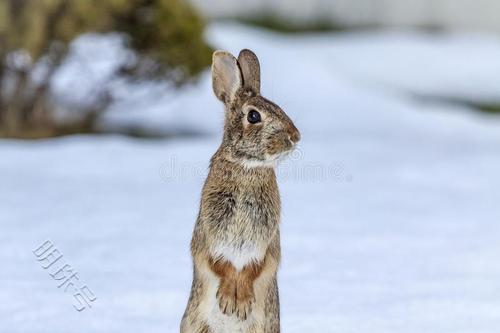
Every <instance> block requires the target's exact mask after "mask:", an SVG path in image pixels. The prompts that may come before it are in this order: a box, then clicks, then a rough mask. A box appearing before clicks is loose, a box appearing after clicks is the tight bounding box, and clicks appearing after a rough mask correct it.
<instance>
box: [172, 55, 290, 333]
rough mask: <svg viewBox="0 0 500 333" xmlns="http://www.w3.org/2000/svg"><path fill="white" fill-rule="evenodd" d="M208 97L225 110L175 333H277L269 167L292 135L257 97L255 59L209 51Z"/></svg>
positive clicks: (276, 198) (273, 191) (276, 202)
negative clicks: (185, 301) (190, 277)
mask: <svg viewBox="0 0 500 333" xmlns="http://www.w3.org/2000/svg"><path fill="white" fill-rule="evenodd" d="M212 85H213V90H214V93H215V95H216V96H217V98H218V99H219V100H221V101H222V102H223V103H224V105H225V124H224V136H223V139H222V144H221V145H220V147H219V149H218V150H217V152H216V153H215V155H214V156H213V157H212V160H211V163H210V172H209V174H208V177H207V180H206V182H205V185H204V186H203V192H202V197H201V204H200V211H199V215H198V219H197V221H196V225H195V228H194V232H193V238H192V241H191V253H192V256H193V263H194V273H193V274H194V276H193V284H192V289H191V295H190V297H189V301H188V304H187V308H186V311H185V313H184V316H183V318H182V322H181V333H236V332H241V333H277V332H279V331H280V323H279V297H278V285H277V279H276V274H277V269H278V265H279V262H280V233H279V221H280V195H279V191H278V185H277V183H276V175H275V172H274V167H275V166H276V163H277V161H278V160H279V159H280V158H282V157H284V156H285V155H287V154H288V153H289V152H291V151H292V150H293V149H294V147H295V145H296V143H297V142H298V141H299V139H300V133H299V131H298V130H297V128H295V126H294V124H293V123H292V121H291V120H290V118H288V116H287V115H286V114H285V113H284V112H283V110H281V109H280V107H279V106H277V105H276V104H274V103H273V102H271V101H269V100H267V99H265V98H264V97H262V96H261V95H260V66H259V61H258V59H257V56H256V55H255V54H254V53H253V52H252V51H250V50H242V51H241V52H240V54H239V56H238V59H236V58H235V57H234V56H232V55H231V54H230V53H228V52H225V51H216V52H215V53H214V54H213V62H212Z"/></svg>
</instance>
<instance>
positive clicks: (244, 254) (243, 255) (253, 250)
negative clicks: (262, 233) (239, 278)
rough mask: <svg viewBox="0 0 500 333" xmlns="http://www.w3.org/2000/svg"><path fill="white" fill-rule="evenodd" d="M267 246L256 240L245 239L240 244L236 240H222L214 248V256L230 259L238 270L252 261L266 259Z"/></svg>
mask: <svg viewBox="0 0 500 333" xmlns="http://www.w3.org/2000/svg"><path fill="white" fill-rule="evenodd" d="M264 254H265V247H264V245H263V244H262V245H261V244H258V243H256V242H251V241H245V242H243V243H240V244H236V243H235V242H222V243H219V244H216V245H215V246H214V249H213V255H214V257H216V258H218V257H221V258H224V259H226V260H227V261H229V262H230V263H231V264H232V265H233V266H234V268H236V269H237V270H238V271H239V270H241V269H242V268H243V267H245V266H246V265H248V264H250V263H251V262H258V261H261V260H262V259H264Z"/></svg>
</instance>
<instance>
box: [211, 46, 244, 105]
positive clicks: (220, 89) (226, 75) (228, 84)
mask: <svg viewBox="0 0 500 333" xmlns="http://www.w3.org/2000/svg"><path fill="white" fill-rule="evenodd" d="M242 84H243V80H242V78H241V72H240V68H239V67H238V61H237V60H236V58H235V57H233V55H232V54H231V53H229V52H226V51H215V52H214V54H213V56H212V87H213V89H214V93H215V96H217V98H218V99H220V100H221V101H222V102H224V103H231V102H232V101H233V100H234V97H235V95H236V92H237V91H238V89H239V88H240V87H241V86H242Z"/></svg>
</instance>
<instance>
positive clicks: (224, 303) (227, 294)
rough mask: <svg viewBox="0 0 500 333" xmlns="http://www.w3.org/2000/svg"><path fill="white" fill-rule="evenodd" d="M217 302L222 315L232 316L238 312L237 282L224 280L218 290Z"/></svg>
mask: <svg viewBox="0 0 500 333" xmlns="http://www.w3.org/2000/svg"><path fill="white" fill-rule="evenodd" d="M217 301H218V302H219V308H220V310H221V311H222V313H224V314H226V315H231V314H233V313H234V311H235V310H236V281H234V280H222V281H221V282H220V285H219V289H218V290H217Z"/></svg>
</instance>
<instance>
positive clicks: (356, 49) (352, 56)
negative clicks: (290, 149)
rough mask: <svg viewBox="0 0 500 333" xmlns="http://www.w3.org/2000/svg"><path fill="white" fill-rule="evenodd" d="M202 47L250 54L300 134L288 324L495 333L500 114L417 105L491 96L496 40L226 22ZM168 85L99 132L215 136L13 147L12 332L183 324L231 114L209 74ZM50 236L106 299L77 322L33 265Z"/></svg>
mask: <svg viewBox="0 0 500 333" xmlns="http://www.w3.org/2000/svg"><path fill="white" fill-rule="evenodd" d="M207 37H208V38H209V39H210V40H211V41H213V43H214V44H215V45H217V46H218V47H219V48H224V49H228V50H230V51H232V52H234V53H236V52H237V51H238V50H239V49H240V48H242V47H248V48H251V49H254V50H255V51H256V53H257V54H258V55H259V57H260V58H261V63H262V70H263V75H262V76H263V78H262V80H263V84H262V87H263V94H264V95H265V96H267V97H268V98H270V99H271V100H273V101H275V102H277V103H278V104H280V105H281V106H282V107H283V108H284V109H285V110H286V112H287V113H288V114H289V115H290V116H291V117H292V119H294V121H295V123H296V125H297V127H298V128H299V129H300V130H301V132H302V138H303V139H302V141H301V144H300V148H299V150H298V151H296V152H295V153H294V154H292V156H291V158H290V159H289V160H287V161H285V162H284V163H283V164H282V165H280V167H279V169H278V174H279V184H280V188H281V193H282V201H283V213H282V225H281V228H282V248H283V260H282V265H281V269H280V273H279V283H280V293H281V311H282V331H283V332H289V333H293V332H304V331H309V332H356V333H357V332H371V333H374V332H380V333H387V332H407V333H413V332H415V333H421V332H430V333H432V332H439V333H443V332H450V333H451V332H453V333H457V332H470V333H483V332H484V333H486V332H488V333H490V332H491V333H493V332H497V330H498V327H499V326H500V315H499V314H500V265H498V258H499V256H500V242H499V241H498V240H499V239H500V225H499V223H498V222H499V221H500V208H499V205H498V198H499V197H500V174H499V166H500V148H499V147H500V118H498V117H493V116H485V115H480V114H477V113H473V112H472V111H471V110H468V109H466V108H463V107H458V106H454V105H450V104H442V103H437V102H431V101H425V102H424V101H421V100H418V99H415V98H414V97H413V93H415V92H417V93H419V94H420V93H422V94H429V95H432V94H434V93H435V94H440V95H442V96H445V97H449V96H451V95H452V94H455V96H458V97H460V96H462V94H463V93H465V91H466V93H467V96H474V97H475V98H479V97H481V98H483V97H484V98H485V99H487V98H488V99H489V98H493V97H494V98H498V97H499V96H498V95H495V94H499V93H500V91H495V89H493V87H494V86H495V84H496V83H497V82H498V78H495V75H494V74H495V71H496V73H498V70H497V69H498V66H499V63H500V56H499V55H500V54H499V53H500V51H499V50H498V49H497V48H496V47H495V43H497V42H498V41H497V40H495V39H494V38H493V37H479V36H449V37H446V38H445V37H444V36H440V37H432V36H423V35H415V34H402V33H401V34H396V33H387V34H383V33H376V34H372V35H370V34H367V33H362V34H354V33H353V34H351V33H349V34H340V35H335V34H334V35H311V36H301V37H291V36H286V37H284V36H279V35H276V34H272V33H268V32H263V31H260V30H253V29H250V28H247V27H241V26H235V25H227V24H225V25H221V24H218V25H213V26H211V27H210V29H209V31H208V32H207ZM436 38H437V39H436ZM370 45H372V46H370ZM398 48H399V49H398ZM451 50H456V51H457V52H454V53H450V54H451V55H450V59H447V58H446V57H445V56H446V54H448V52H450V51H451ZM420 51H422V52H423V53H425V54H427V56H422V57H421V56H420V54H419V52H420ZM461 51H463V55H461V54H462V53H461ZM398 54H399V55H400V56H401V55H403V56H401V57H403V58H404V57H407V58H410V57H411V55H412V54H413V55H414V58H413V57H411V59H412V63H411V66H404V63H405V62H404V61H403V60H401V59H400V56H398ZM433 54H438V55H441V56H435V57H434V56H433ZM447 64H448V65H447ZM452 64H455V65H454V66H452ZM427 65H428V66H427ZM447 66H448V67H447ZM452 67H456V68H457V70H456V71H452V70H451V68H452ZM385 69H387V70H388V72H387V71H386V70H385ZM427 69H430V70H427ZM427 76H429V77H427ZM446 76H448V77H446ZM450 82H451V83H455V85H454V86H450V84H449V83H450ZM388 85H392V86H393V87H394V88H390V89H389V88H388ZM497 86H498V85H497ZM414 88H415V91H413V89H414ZM153 90H154V94H158V90H156V88H155V89H153ZM165 91H166V92H165V96H163V95H162V96H159V97H158V98H154V99H149V100H147V101H144V96H145V95H142V94H137V95H134V96H132V97H131V98H130V99H129V100H128V101H129V102H130V103H131V104H128V107H129V109H131V110H130V113H126V112H125V111H124V108H125V107H126V105H127V104H126V102H121V103H123V104H122V106H121V107H120V106H115V109H114V110H112V112H111V114H110V115H109V116H108V118H106V121H108V122H109V125H115V126H116V122H114V121H123V122H129V123H141V124H143V125H145V126H156V128H158V129H172V128H174V129H189V130H192V131H194V132H199V133H204V135H203V136H201V137H193V138H179V139H168V140H167V139H165V140H137V139H130V138H125V137H121V136H73V137H66V138H60V139H53V140H40V141H15V140H2V141H0V152H1V156H2V158H1V159H0V170H1V171H2V172H1V176H0V225H1V232H0V242H1V243H2V251H0V262H1V263H2V266H1V269H0V281H1V282H2V288H1V290H2V292H1V293H0V332H9V333H16V332H23V333H25V332H52V333H53V332H176V331H178V325H179V322H180V318H181V316H182V313H183V311H184V307H185V304H186V302H187V297H188V293H189V288H190V283H191V262H190V256H189V241H190V237H191V232H192V228H193V225H194V221H195V218H196V214H197V211H198V201H199V197H200V192H201V186H202V183H203V180H204V177H205V175H206V172H207V166H208V161H209V158H210V156H211V154H212V153H213V152H214V151H215V149H216V148H217V145H218V143H219V140H220V127H221V124H222V120H223V119H222V106H221V105H220V104H219V103H218V102H217V100H216V98H215V97H214V96H213V95H212V91H211V87H210V79H209V76H208V73H207V74H205V75H204V76H203V78H202V79H201V81H200V82H199V83H198V84H196V85H192V86H189V87H186V88H184V89H183V90H181V91H178V92H172V91H170V90H168V89H165ZM160 95H161V94H160ZM137 96H142V97H137ZM155 96H156V95H155ZM492 96H493V97H492ZM119 112H122V113H123V114H119ZM169 126H170V127H169ZM47 239H49V240H50V241H52V242H53V243H54V245H55V246H56V247H57V248H58V249H59V250H60V251H61V252H62V253H63V255H64V261H65V262H66V263H68V264H70V265H71V266H72V267H74V268H75V269H76V270H77V271H78V272H79V274H80V282H81V284H82V285H83V284H85V285H87V286H88V287H89V288H90V289H92V291H93V292H94V293H95V295H96V296H97V300H96V301H95V302H94V303H93V304H92V308H89V309H85V310H84V311H82V312H77V311H75V309H74V308H73V298H72V296H71V294H70V293H68V292H66V293H65V292H63V291H62V290H61V289H58V288H57V285H58V283H57V281H55V280H54V279H53V278H52V277H51V276H50V275H49V273H48V270H44V269H43V268H42V267H41V266H40V263H39V262H38V261H37V259H36V257H35V255H34V254H33V252H32V251H33V250H35V249H36V248H37V247H38V246H40V245H41V244H42V243H43V242H44V241H45V240H47Z"/></svg>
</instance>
